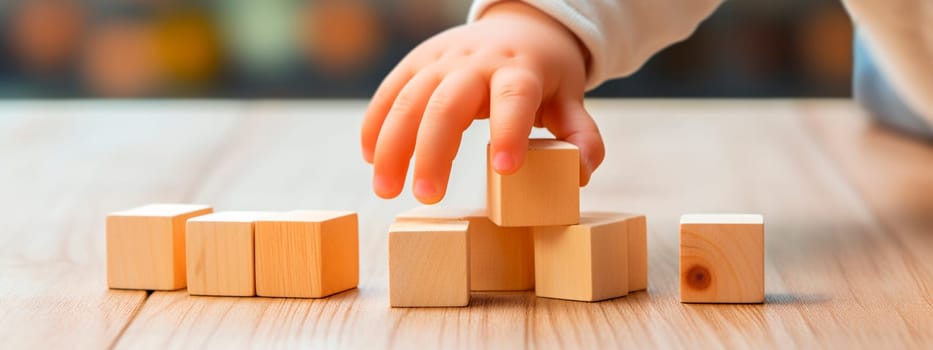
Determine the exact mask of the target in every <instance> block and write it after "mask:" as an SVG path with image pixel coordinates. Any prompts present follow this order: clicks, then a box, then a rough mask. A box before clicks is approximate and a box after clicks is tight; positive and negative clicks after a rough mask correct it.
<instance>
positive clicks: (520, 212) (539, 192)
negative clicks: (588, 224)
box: [486, 139, 580, 227]
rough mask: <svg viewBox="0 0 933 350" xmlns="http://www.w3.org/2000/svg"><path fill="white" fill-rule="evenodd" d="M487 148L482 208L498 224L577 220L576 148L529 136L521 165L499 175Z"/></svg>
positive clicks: (577, 158) (553, 223) (563, 143)
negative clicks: (484, 202) (484, 199)
mask: <svg viewBox="0 0 933 350" xmlns="http://www.w3.org/2000/svg"><path fill="white" fill-rule="evenodd" d="M493 157H494V155H493V154H491V151H490V150H488V148H487V166H486V180H487V184H486V186H487V190H486V209H487V210H488V211H489V219H490V220H492V221H493V222H495V223H496V225H499V226H507V227H515V226H550V225H573V224H576V223H577V222H579V220H580V150H579V149H577V147H576V146H574V145H573V144H570V143H568V142H564V141H558V140H544V139H532V140H530V141H529V144H528V153H527V155H526V157H525V162H524V164H523V165H522V167H521V168H520V169H519V170H518V171H516V172H515V173H514V174H511V175H507V176H503V175H499V173H497V172H496V171H495V170H493V167H492V160H493Z"/></svg>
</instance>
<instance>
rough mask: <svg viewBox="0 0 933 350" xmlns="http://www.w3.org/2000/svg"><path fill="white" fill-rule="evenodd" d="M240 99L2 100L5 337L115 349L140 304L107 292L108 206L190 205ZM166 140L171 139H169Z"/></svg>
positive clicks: (1, 313)
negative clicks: (194, 101) (149, 101)
mask: <svg viewBox="0 0 933 350" xmlns="http://www.w3.org/2000/svg"><path fill="white" fill-rule="evenodd" d="M238 110H239V108H238V104H236V103H207V104H204V103H198V104H196V107H195V108H191V106H190V105H189V106H181V105H176V104H164V103H154V104H136V103H127V102H88V101H67V102H57V101H48V100H44V101H12V102H11V101H4V102H0V116H2V117H0V159H2V160H3V161H2V163H3V167H2V168H3V171H0V193H2V195H0V211H2V212H3V213H4V214H3V220H2V224H0V226H2V230H0V344H3V345H2V347H4V348H9V349H61V348H79V349H81V348H90V349H102V348H108V347H110V346H111V345H112V344H113V343H114V342H116V340H117V339H118V338H119V337H120V335H121V333H122V332H123V330H124V329H125V327H126V326H127V325H128V324H129V322H130V321H131V320H132V319H133V317H134V316H135V315H136V313H137V311H138V310H139V309H140V308H141V307H142V305H143V303H144V302H145V300H146V292H144V291H123V290H110V289H108V288H107V275H106V263H105V261H106V253H105V252H106V244H105V220H104V217H105V216H106V214H107V213H109V212H113V211H116V210H121V209H125V208H131V207H135V206H139V205H141V204H145V203H153V202H192V201H191V200H189V199H190V198H191V197H190V193H191V192H190V189H191V188H192V187H196V186H197V183H198V182H199V181H200V178H199V176H175V174H196V173H199V172H200V169H202V167H204V166H207V165H209V164H211V159H212V154H214V153H215V151H216V149H217V148H218V147H219V146H221V145H222V144H223V143H224V142H226V136H227V134H228V133H229V132H230V131H231V130H232V129H231V127H232V126H233V124H234V123H232V122H233V121H235V120H236V118H237V117H238V113H237V111H238ZM166 138H170V139H171V140H172V141H171V142H165V140H166Z"/></svg>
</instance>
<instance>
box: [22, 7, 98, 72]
mask: <svg viewBox="0 0 933 350" xmlns="http://www.w3.org/2000/svg"><path fill="white" fill-rule="evenodd" d="M11 18H12V20H11V21H10V27H9V29H8V30H9V32H8V33H9V35H10V41H11V43H12V49H13V54H14V55H15V56H17V57H18V58H19V59H20V60H21V61H22V63H23V64H24V67H25V68H26V69H27V70H28V71H31V72H34V73H39V74H48V73H52V72H54V71H56V70H57V69H59V68H61V67H63V66H64V65H66V64H67V63H68V62H69V61H70V60H71V59H72V57H73V54H74V53H75V50H76V49H77V47H78V44H79V43H78V41H79V39H80V38H81V35H82V32H83V29H84V26H85V18H84V12H83V8H82V5H79V4H77V2H76V1H74V0H31V1H23V2H21V3H20V4H19V6H18V7H16V8H14V10H13V13H12V16H11Z"/></svg>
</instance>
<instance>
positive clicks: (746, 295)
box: [680, 214, 765, 303]
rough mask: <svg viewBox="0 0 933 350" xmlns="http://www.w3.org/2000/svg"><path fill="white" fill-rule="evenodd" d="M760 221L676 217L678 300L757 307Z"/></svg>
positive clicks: (761, 244) (743, 216)
mask: <svg viewBox="0 0 933 350" xmlns="http://www.w3.org/2000/svg"><path fill="white" fill-rule="evenodd" d="M764 281H765V280H764V218H763V217H762V216H761V215H751V214H698V215H684V216H682V217H681V218H680V301H681V302H684V303H761V302H764V298H765V283H764Z"/></svg>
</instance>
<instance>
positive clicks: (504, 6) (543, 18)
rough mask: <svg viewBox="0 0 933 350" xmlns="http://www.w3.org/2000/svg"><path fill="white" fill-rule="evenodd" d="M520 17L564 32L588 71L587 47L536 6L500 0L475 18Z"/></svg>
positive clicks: (562, 25)
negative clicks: (571, 41)
mask: <svg viewBox="0 0 933 350" xmlns="http://www.w3.org/2000/svg"><path fill="white" fill-rule="evenodd" d="M498 18H502V19H509V18H511V19H516V18H517V19H522V20H532V21H535V22H538V23H539V24H543V25H546V26H549V27H552V28H554V29H557V30H559V31H562V32H563V33H565V34H566V35H567V36H568V37H569V38H571V39H572V40H573V42H574V44H575V45H576V47H577V49H578V52H579V53H580V56H581V57H582V58H583V64H584V65H585V67H586V68H587V69H586V70H587V73H589V67H590V51H589V49H587V47H586V45H584V44H583V42H582V41H581V40H580V38H579V37H577V35H576V34H574V33H573V32H572V31H571V30H570V29H569V28H567V27H566V26H564V24H563V23H561V22H560V21H558V20H557V19H555V18H554V17H551V16H550V15H548V14H547V13H544V12H543V11H541V10H539V9H537V8H536V7H534V6H532V5H529V4H527V3H525V2H523V1H520V0H507V1H500V2H497V3H495V4H492V5H490V6H489V8H487V9H486V10H485V11H483V12H482V13H480V14H479V16H477V18H476V20H477V21H481V20H488V19H498Z"/></svg>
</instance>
